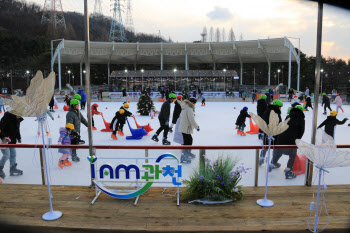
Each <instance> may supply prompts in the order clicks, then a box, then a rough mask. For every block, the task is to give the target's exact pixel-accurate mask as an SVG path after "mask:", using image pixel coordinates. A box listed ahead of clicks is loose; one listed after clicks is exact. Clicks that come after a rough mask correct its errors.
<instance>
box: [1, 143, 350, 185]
mask: <svg viewBox="0 0 350 233" xmlns="http://www.w3.org/2000/svg"><path fill="white" fill-rule="evenodd" d="M9 147H12V148H33V149H39V151H40V165H41V177H42V184H43V185H46V174H45V169H44V162H43V161H44V157H43V154H44V153H43V145H42V144H41V145H40V144H0V149H1V148H9ZM48 148H52V149H58V148H75V149H89V145H59V144H52V145H49V146H48ZM93 148H94V149H95V150H96V149H101V150H108V149H112V150H118V149H119V150H130V149H132V150H145V158H144V159H145V161H146V163H148V150H183V149H194V150H199V155H200V156H199V168H200V169H201V168H203V167H204V165H205V158H204V156H202V155H205V154H206V152H205V151H206V150H255V177H254V186H255V187H257V186H258V181H259V180H258V178H259V175H258V174H259V157H260V150H261V149H268V146H261V145H242V146H199V145H194V146H182V145H179V146H148V145H140V146H135V145H94V146H93ZM337 148H339V149H344V148H350V144H339V145H337ZM273 149H298V147H297V146H296V145H275V146H274V147H273ZM308 180H311V181H312V172H309V170H307V172H306V179H305V185H307V186H309V185H308V184H309V183H308V182H307V181H308ZM311 183H312V182H311Z"/></svg>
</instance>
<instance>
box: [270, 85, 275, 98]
mask: <svg viewBox="0 0 350 233" xmlns="http://www.w3.org/2000/svg"><path fill="white" fill-rule="evenodd" d="M274 94H275V92H274V91H273V88H270V97H271V101H273V95H274Z"/></svg>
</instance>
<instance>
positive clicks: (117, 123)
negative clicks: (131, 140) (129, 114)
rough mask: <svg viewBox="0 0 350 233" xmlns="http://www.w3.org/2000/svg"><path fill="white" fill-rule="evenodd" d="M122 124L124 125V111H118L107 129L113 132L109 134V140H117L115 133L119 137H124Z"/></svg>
mask: <svg viewBox="0 0 350 233" xmlns="http://www.w3.org/2000/svg"><path fill="white" fill-rule="evenodd" d="M124 124H125V110H124V109H119V111H117V112H116V113H115V116H114V118H113V120H112V122H111V124H110V126H109V128H110V129H112V130H113V133H112V134H111V138H112V139H113V140H118V137H117V132H118V134H119V135H120V136H124V133H123V128H124Z"/></svg>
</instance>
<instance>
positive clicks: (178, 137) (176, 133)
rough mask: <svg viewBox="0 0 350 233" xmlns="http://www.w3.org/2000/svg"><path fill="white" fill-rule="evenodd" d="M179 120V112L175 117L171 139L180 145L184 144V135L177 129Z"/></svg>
mask: <svg viewBox="0 0 350 233" xmlns="http://www.w3.org/2000/svg"><path fill="white" fill-rule="evenodd" d="M180 121H181V114H180V116H179V118H177V121H176V125H175V131H174V139H173V141H174V142H176V143H179V144H180V145H183V144H184V137H183V135H182V133H181V132H180V131H179V128H180Z"/></svg>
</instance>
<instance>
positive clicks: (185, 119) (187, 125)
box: [179, 100, 199, 134]
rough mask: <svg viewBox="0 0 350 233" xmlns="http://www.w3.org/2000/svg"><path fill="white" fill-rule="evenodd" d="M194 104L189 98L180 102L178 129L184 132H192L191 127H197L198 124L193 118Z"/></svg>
mask: <svg viewBox="0 0 350 233" xmlns="http://www.w3.org/2000/svg"><path fill="white" fill-rule="evenodd" d="M194 106H195V105H194V104H193V103H191V102H190V101H189V100H185V101H184V102H183V103H181V108H182V111H181V121H180V127H179V131H180V132H181V133H185V134H193V128H195V129H199V126H198V124H197V122H196V120H195V119H194V111H193V110H194Z"/></svg>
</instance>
